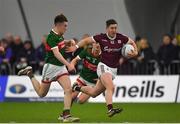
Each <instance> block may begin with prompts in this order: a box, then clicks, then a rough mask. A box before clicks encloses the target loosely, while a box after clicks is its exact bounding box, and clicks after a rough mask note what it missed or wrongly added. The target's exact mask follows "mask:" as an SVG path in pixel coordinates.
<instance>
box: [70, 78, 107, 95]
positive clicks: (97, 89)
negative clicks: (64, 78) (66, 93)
mask: <svg viewBox="0 0 180 124" xmlns="http://www.w3.org/2000/svg"><path fill="white" fill-rule="evenodd" d="M73 90H75V91H80V92H83V93H85V94H87V95H89V96H92V97H96V96H98V95H99V94H101V93H102V92H104V91H105V87H104V86H103V85H102V83H101V82H100V80H98V81H97V83H96V85H95V86H94V87H92V86H82V87H79V86H78V85H73Z"/></svg>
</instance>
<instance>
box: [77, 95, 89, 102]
mask: <svg viewBox="0 0 180 124" xmlns="http://www.w3.org/2000/svg"><path fill="white" fill-rule="evenodd" d="M89 98H90V96H89V95H87V94H85V93H81V94H80V95H79V96H78V98H77V103H79V104H83V103H85V102H86V101H87V100H88V99H89Z"/></svg>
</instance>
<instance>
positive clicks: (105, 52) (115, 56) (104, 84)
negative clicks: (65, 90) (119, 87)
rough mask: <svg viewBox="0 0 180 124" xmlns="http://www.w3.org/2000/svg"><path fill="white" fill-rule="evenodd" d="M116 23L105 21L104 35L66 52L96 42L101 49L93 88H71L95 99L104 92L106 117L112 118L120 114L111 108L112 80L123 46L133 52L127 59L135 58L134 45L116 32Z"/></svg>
mask: <svg viewBox="0 0 180 124" xmlns="http://www.w3.org/2000/svg"><path fill="white" fill-rule="evenodd" d="M117 27H118V25H117V22H116V21H115V20H114V19H110V20H107V21H106V33H101V34H98V35H95V36H92V37H88V38H86V39H84V40H81V41H80V42H79V43H78V44H77V45H76V46H72V47H69V48H68V49H67V51H68V52H72V51H75V50H76V49H77V48H79V47H83V46H85V45H87V44H90V43H93V42H98V43H99V44H100V47H101V51H102V53H101V57H100V58H101V59H100V61H101V62H100V63H99V64H98V67H97V74H98V77H99V81H98V83H97V84H96V86H95V87H94V88H90V87H88V86H84V87H79V86H77V85H74V86H73V90H76V91H81V92H84V93H86V94H88V95H90V96H93V97H96V96H97V95H99V94H101V93H102V92H103V91H105V90H106V92H105V100H106V104H107V108H108V116H109V117H112V116H113V115H114V114H117V113H120V112H121V111H122V109H121V108H113V105H112V95H113V92H114V85H113V79H114V78H115V75H116V72H117V67H118V65H119V59H120V58H121V54H120V53H121V49H122V47H123V45H124V44H131V45H132V46H133V47H134V51H131V52H130V53H128V56H129V57H135V56H136V55H137V54H138V52H137V47H136V44H135V42H134V41H133V40H131V39H130V38H129V37H127V36H125V35H122V34H120V33H118V32H117Z"/></svg>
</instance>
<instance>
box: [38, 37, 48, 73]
mask: <svg viewBox="0 0 180 124" xmlns="http://www.w3.org/2000/svg"><path fill="white" fill-rule="evenodd" d="M46 38H47V35H44V36H43V37H42V38H41V44H40V45H39V46H38V47H37V49H36V60H37V64H38V67H37V69H38V71H39V74H40V75H41V74H42V69H43V65H44V63H45V60H44V58H45V55H46V53H45V44H46Z"/></svg>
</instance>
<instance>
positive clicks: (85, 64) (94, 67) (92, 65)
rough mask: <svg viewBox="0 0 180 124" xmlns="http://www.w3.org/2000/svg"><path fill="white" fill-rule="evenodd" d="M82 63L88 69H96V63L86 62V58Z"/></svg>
mask: <svg viewBox="0 0 180 124" xmlns="http://www.w3.org/2000/svg"><path fill="white" fill-rule="evenodd" d="M83 65H84V67H86V68H88V69H90V70H92V71H96V70H97V65H94V64H92V63H90V62H88V61H87V60H84V61H83Z"/></svg>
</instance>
